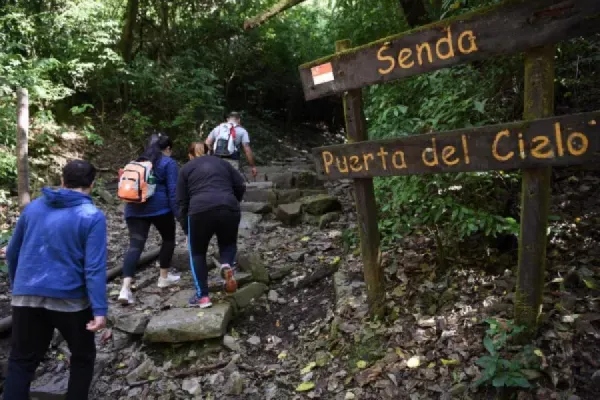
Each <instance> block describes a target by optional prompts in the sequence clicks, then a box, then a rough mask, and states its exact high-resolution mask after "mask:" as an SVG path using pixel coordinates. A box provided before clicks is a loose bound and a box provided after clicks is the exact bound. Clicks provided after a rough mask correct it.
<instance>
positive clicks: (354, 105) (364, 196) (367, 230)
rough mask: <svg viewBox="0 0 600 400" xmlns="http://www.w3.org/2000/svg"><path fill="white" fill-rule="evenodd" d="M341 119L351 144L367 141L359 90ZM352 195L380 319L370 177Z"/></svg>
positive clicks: (381, 291)
mask: <svg viewBox="0 0 600 400" xmlns="http://www.w3.org/2000/svg"><path fill="white" fill-rule="evenodd" d="M349 47H350V41H349V40H342V41H339V42H337V43H336V44H335V48H336V51H344V50H347V49H348V48H349ZM342 99H343V104H344V117H345V119H346V135H347V136H348V141H349V142H350V143H358V142H364V141H366V140H368V139H369V138H368V134H367V121H366V120H365V115H364V112H363V100H362V92H361V90H360V89H353V90H349V91H348V92H346V93H344V95H343V97H342ZM354 196H355V199H354V200H355V204H356V210H357V212H358V234H359V237H360V253H361V255H362V260H363V271H364V276H365V283H366V285H367V301H368V302H369V311H370V313H371V315H373V316H378V317H383V314H384V311H385V308H384V305H385V288H384V285H383V283H384V280H383V268H382V265H381V252H380V249H379V230H378V227H377V221H378V218H377V203H376V202H375V192H374V190H373V178H357V179H354Z"/></svg>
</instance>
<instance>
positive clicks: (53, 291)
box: [6, 188, 108, 316]
mask: <svg viewBox="0 0 600 400" xmlns="http://www.w3.org/2000/svg"><path fill="white" fill-rule="evenodd" d="M42 193H43V195H44V196H43V197H40V198H38V199H36V200H34V201H33V202H31V203H30V204H29V205H28V206H27V207H25V209H24V210H23V212H22V213H21V216H20V218H19V221H18V222H17V227H16V228H15V231H14V232H13V236H12V238H11V240H10V243H9V245H8V249H7V251H6V259H7V261H8V269H9V271H8V273H9V277H10V282H11V286H12V292H13V295H23V296H41V297H52V298H60V299H81V298H85V297H88V298H89V299H90V303H91V304H92V311H93V313H94V316H106V311H107V309H108V305H107V300H106V218H105V216H104V214H103V213H102V211H100V210H98V209H97V208H96V207H95V206H94V204H93V202H92V198H91V197H90V196H89V195H86V194H83V193H80V192H76V191H73V190H68V189H59V190H52V189H49V188H44V189H42Z"/></svg>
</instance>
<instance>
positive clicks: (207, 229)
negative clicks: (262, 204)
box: [188, 208, 241, 297]
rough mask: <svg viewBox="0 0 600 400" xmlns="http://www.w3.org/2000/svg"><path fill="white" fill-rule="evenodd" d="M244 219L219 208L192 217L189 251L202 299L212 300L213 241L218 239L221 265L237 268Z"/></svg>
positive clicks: (237, 213)
mask: <svg viewBox="0 0 600 400" xmlns="http://www.w3.org/2000/svg"><path fill="white" fill-rule="evenodd" d="M240 218H241V214H240V212H239V211H238V210H232V209H230V208H215V209H212V210H208V211H204V212H201V213H197V214H192V215H190V216H189V217H188V247H189V252H190V263H191V266H192V275H193V277H194V283H195V284H196V291H197V294H198V297H203V296H208V268H207V266H206V252H207V251H208V245H209V243H210V239H211V238H212V237H213V235H217V242H218V244H219V262H220V263H221V264H229V265H233V263H234V261H235V256H236V252H237V236H238V227H239V225H240Z"/></svg>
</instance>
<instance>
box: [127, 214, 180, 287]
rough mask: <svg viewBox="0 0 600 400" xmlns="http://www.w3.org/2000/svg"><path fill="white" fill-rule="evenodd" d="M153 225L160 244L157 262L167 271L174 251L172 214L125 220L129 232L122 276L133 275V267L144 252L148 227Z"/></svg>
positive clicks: (173, 220) (173, 219)
mask: <svg viewBox="0 0 600 400" xmlns="http://www.w3.org/2000/svg"><path fill="white" fill-rule="evenodd" d="M151 225H154V226H155V227H156V230H158V233H159V234H160V237H161V239H162V244H161V246H160V253H159V255H158V261H159V262H160V267H161V268H163V269H168V268H169V266H170V265H171V259H172V258H173V252H174V251H175V218H174V217H173V214H172V213H168V214H162V215H157V216H154V217H143V218H137V217H130V218H127V229H128V230H129V249H128V250H127V253H125V260H124V261H123V276H124V277H126V278H132V277H133V276H134V275H135V267H136V265H137V262H138V261H139V259H140V256H141V255H142V252H143V251H144V246H145V245H146V240H147V239H148V232H149V231H150V226H151Z"/></svg>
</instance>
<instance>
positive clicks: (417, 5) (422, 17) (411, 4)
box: [399, 0, 431, 28]
mask: <svg viewBox="0 0 600 400" xmlns="http://www.w3.org/2000/svg"><path fill="white" fill-rule="evenodd" d="M399 1H400V7H402V10H403V11H404V17H405V18H406V22H408V25H410V27H411V28H415V27H417V26H421V25H425V24H428V23H430V22H431V17H430V15H429V13H427V9H426V8H425V4H424V3H423V0H399Z"/></svg>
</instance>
